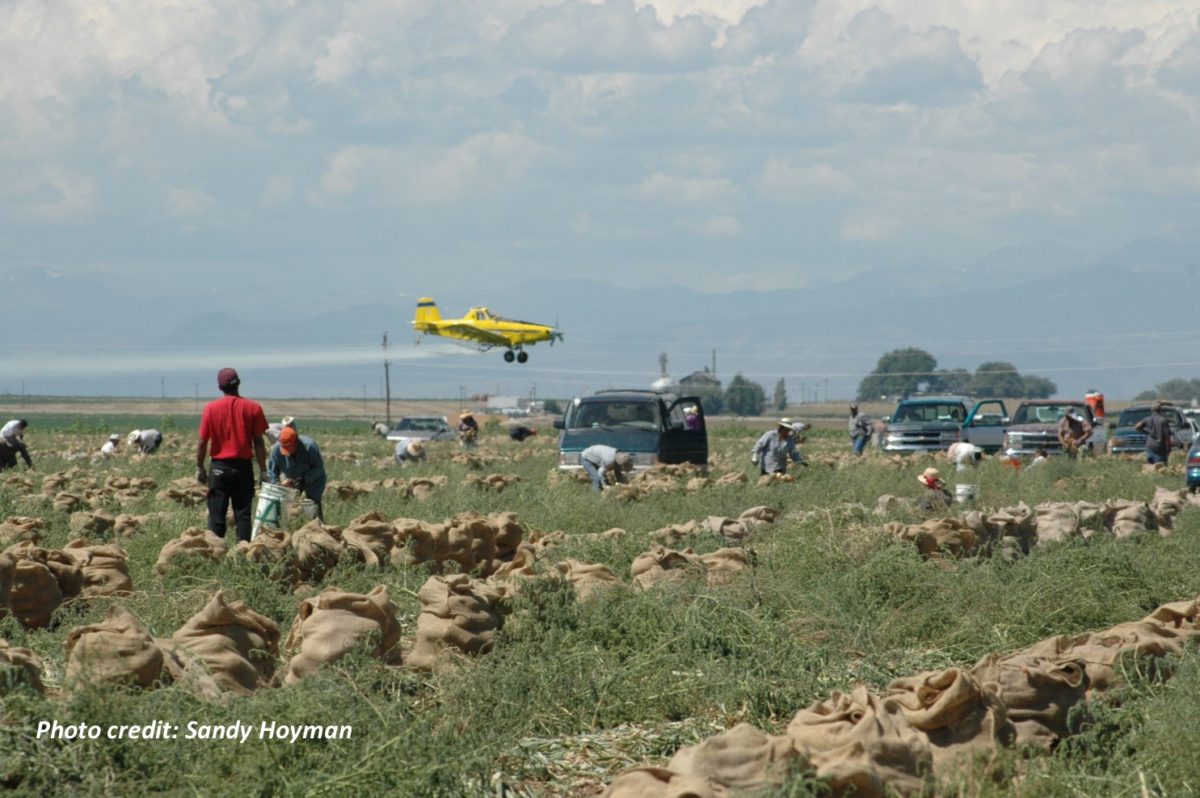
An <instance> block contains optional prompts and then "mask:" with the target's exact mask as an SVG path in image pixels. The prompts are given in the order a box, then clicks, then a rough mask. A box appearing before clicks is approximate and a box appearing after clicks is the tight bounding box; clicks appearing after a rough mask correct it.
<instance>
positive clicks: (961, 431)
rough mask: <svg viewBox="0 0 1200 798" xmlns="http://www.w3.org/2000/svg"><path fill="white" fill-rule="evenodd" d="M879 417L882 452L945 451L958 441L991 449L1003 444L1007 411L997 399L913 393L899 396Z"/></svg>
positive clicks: (991, 450)
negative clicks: (883, 428)
mask: <svg viewBox="0 0 1200 798" xmlns="http://www.w3.org/2000/svg"><path fill="white" fill-rule="evenodd" d="M883 420H884V421H885V422H886V423H887V425H888V428H887V432H886V433H885V437H884V441H883V450H884V451H885V452H899V453H907V452H938V451H945V450H946V449H948V448H949V447H950V444H952V443H958V442H960V441H966V442H968V443H973V444H975V445H976V446H978V447H980V448H981V449H983V450H984V451H987V452H995V451H997V450H998V449H999V448H1000V445H1001V443H1003V439H1004V425H1005V424H1006V423H1007V422H1008V413H1007V411H1006V409H1005V407H1004V402H1003V401H1001V400H999V399H980V400H978V401H975V400H973V399H971V398H969V397H966V396H916V395H914V396H908V397H906V398H904V399H901V400H900V402H899V404H897V405H896V410H895V412H893V413H892V415H890V416H886V417H884V419H883Z"/></svg>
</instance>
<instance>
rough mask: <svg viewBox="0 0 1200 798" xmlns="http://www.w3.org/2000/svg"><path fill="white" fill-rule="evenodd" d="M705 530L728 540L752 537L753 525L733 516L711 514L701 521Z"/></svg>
mask: <svg viewBox="0 0 1200 798" xmlns="http://www.w3.org/2000/svg"><path fill="white" fill-rule="evenodd" d="M700 526H701V528H702V529H704V531H706V532H708V533H709V534H712V535H717V536H718V537H723V538H725V539H726V540H745V539H746V538H748V537H750V532H751V530H752V526H751V525H750V524H745V523H742V522H741V521H739V520H736V519H733V518H726V517H724V516H720V515H710V516H708V517H707V518H705V519H704V520H703V521H701V522H700Z"/></svg>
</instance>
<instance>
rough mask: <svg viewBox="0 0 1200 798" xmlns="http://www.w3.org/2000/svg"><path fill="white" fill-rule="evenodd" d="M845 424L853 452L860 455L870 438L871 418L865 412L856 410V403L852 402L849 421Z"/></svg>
mask: <svg viewBox="0 0 1200 798" xmlns="http://www.w3.org/2000/svg"><path fill="white" fill-rule="evenodd" d="M847 426H848V428H849V430H850V444H851V445H852V446H853V447H854V453H855V454H859V455H861V454H862V453H863V449H865V448H867V443H868V442H869V441H870V440H871V419H870V418H868V417H867V414H866V413H860V412H858V405H856V404H852V405H850V422H849V424H848V425H847Z"/></svg>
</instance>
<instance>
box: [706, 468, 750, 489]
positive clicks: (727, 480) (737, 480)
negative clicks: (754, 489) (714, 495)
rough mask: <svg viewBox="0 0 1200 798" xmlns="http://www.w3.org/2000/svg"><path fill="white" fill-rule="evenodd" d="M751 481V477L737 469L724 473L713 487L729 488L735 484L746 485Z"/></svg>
mask: <svg viewBox="0 0 1200 798" xmlns="http://www.w3.org/2000/svg"><path fill="white" fill-rule="evenodd" d="M749 481H750V478H749V477H748V476H746V475H745V473H743V472H741V471H735V472H733V473H731V474H723V475H721V476H720V477H718V478H717V481H716V482H714V483H713V487H717V488H727V487H730V486H733V485H745V484H746V483H748V482H749Z"/></svg>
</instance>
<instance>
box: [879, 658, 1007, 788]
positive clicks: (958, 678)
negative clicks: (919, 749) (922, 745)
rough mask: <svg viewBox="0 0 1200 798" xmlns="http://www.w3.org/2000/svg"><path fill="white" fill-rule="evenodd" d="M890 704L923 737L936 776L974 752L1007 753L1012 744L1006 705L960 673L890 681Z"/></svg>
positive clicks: (951, 671)
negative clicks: (931, 756)
mask: <svg viewBox="0 0 1200 798" xmlns="http://www.w3.org/2000/svg"><path fill="white" fill-rule="evenodd" d="M887 689H888V697H887V698H886V699H885V700H886V701H888V702H891V703H895V704H896V705H898V706H899V707H900V709H901V711H902V712H903V713H904V718H905V720H906V721H908V724H909V725H910V726H912V727H913V728H914V729H917V730H919V731H920V732H922V733H923V734H924V735H925V738H926V740H927V741H928V743H929V746H930V751H931V753H932V755H933V767H934V770H935V771H938V772H945V770H946V769H947V768H948V767H950V766H951V765H952V764H954V763H956V761H957V762H958V763H963V764H965V763H966V761H967V760H968V759H969V758H970V757H971V756H973V755H974V754H975V753H976V752H978V751H984V752H992V751H995V750H997V749H999V748H1006V747H1009V746H1011V745H1012V744H1013V742H1014V741H1015V739H1016V729H1015V728H1014V727H1013V725H1012V724H1011V723H1009V721H1008V710H1007V708H1006V707H1005V706H1004V702H1002V701H1001V700H1000V698H999V697H998V696H997V695H996V694H995V693H994V692H992V691H991V690H989V689H987V688H985V687H984V686H983V685H982V684H981V683H980V682H979V680H978V679H976V678H975V677H974V676H973V675H971V674H970V673H969V672H967V671H964V670H960V669H959V668H947V669H946V670H944V671H930V672H927V673H920V674H917V675H916V676H909V677H907V678H903V679H896V680H894V681H892V682H891V683H890V684H889V685H888V687H887Z"/></svg>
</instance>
